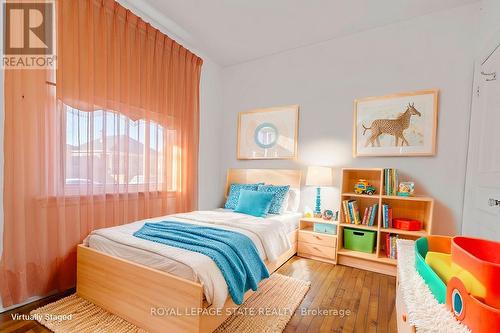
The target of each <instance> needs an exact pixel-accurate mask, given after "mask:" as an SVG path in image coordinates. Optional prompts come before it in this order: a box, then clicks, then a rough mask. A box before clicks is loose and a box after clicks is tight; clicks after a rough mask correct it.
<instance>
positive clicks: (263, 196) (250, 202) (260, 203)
mask: <svg viewBox="0 0 500 333" xmlns="http://www.w3.org/2000/svg"><path fill="white" fill-rule="evenodd" d="M273 198H274V194H273V193H270V192H259V191H252V190H241V191H240V197H239V198H238V205H237V206H236V209H235V210H234V211H235V212H237V213H243V214H248V215H252V216H257V217H266V215H267V213H268V212H269V208H270V207H271V202H272V201H273Z"/></svg>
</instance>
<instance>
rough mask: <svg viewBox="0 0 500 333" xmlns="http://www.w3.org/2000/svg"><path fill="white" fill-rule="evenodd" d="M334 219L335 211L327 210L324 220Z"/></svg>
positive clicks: (324, 212)
mask: <svg viewBox="0 0 500 333" xmlns="http://www.w3.org/2000/svg"><path fill="white" fill-rule="evenodd" d="M332 218H333V211H331V210H330V209H325V210H324V211H323V220H327V221H330V220H331V219H332Z"/></svg>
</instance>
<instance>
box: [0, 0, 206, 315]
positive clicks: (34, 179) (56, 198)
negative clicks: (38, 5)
mask: <svg viewBox="0 0 500 333" xmlns="http://www.w3.org/2000/svg"><path fill="white" fill-rule="evenodd" d="M57 21H58V23H57V24H58V29H57V32H58V36H57V39H58V69H57V74H56V75H55V78H54V73H51V72H49V71H44V70H7V71H6V72H5V134H4V135H5V180H4V184H5V187H4V212H5V216H4V221H5V222H4V243H3V253H2V260H1V265H0V279H1V281H0V284H1V288H2V289H1V295H2V301H3V305H4V306H9V305H11V304H15V303H19V302H21V301H23V300H25V299H26V298H28V297H30V296H33V295H43V294H46V293H48V292H50V291H54V290H63V289H66V288H69V287H71V286H73V285H74V283H75V273H76V245H77V244H78V243H81V242H82V240H83V239H84V238H85V237H86V236H87V235H88V234H89V232H91V231H92V230H94V229H97V228H102V227H109V226H114V225H120V224H124V223H128V222H131V221H134V220H139V219H144V218H148V217H153V216H161V215H165V214H170V213H175V212H182V211H190V210H193V209H195V208H196V207H197V201H196V200H197V165H198V127H199V81H200V70H201V65H202V60H201V59H200V58H199V57H197V56H196V55H194V54H193V53H191V52H190V51H188V50H187V49H185V48H184V47H182V46H181V45H179V44H177V43H176V42H175V41H173V40H172V39H170V38H168V37H167V36H165V35H164V34H162V33H161V32H160V31H158V30H156V29H154V28H153V27H152V26H150V25H149V24H147V23H146V22H144V21H143V20H141V19H140V18H139V17H137V16H135V15H134V14H132V13H131V12H130V11H128V10H126V9H125V8H123V7H122V6H121V5H119V4H118V3H116V2H115V1H111V0H109V1H108V0H74V1H59V2H58V15H57ZM54 79H55V82H56V83H55V85H54V84H51V82H53V81H54Z"/></svg>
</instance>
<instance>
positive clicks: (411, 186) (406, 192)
mask: <svg viewBox="0 0 500 333" xmlns="http://www.w3.org/2000/svg"><path fill="white" fill-rule="evenodd" d="M413 193H415V183H414V182H401V183H399V188H398V192H397V193H396V194H397V195H398V196H400V197H410V196H412V195H413Z"/></svg>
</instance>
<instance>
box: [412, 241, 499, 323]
mask: <svg viewBox="0 0 500 333" xmlns="http://www.w3.org/2000/svg"><path fill="white" fill-rule="evenodd" d="M415 267H416V269H417V271H418V273H419V274H420V275H421V276H422V278H423V279H424V280H425V282H426V284H427V285H428V286H429V288H430V290H431V291H432V293H433V294H434V297H436V299H437V300H438V302H439V303H446V305H447V306H448V308H449V309H450V310H451V312H452V313H453V315H454V316H455V317H456V318H457V319H458V320H460V321H461V322H463V323H464V324H465V325H467V326H468V327H469V328H470V329H471V330H472V332H500V284H499V283H498V281H499V279H500V243H499V242H493V241H488V240H483V239H476V238H470V237H462V236H457V237H453V238H451V237H446V236H428V237H422V238H419V239H417V241H416V243H415Z"/></svg>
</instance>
